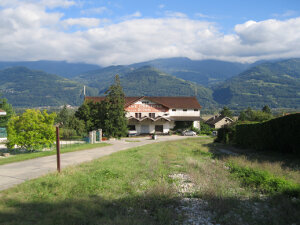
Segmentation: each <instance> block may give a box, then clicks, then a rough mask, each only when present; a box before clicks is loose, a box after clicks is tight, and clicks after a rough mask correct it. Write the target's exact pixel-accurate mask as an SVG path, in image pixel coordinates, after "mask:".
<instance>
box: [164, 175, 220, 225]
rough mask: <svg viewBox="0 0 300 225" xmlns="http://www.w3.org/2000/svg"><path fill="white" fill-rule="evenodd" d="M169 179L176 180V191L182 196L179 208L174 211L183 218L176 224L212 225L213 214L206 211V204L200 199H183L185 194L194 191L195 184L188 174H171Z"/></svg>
mask: <svg viewBox="0 0 300 225" xmlns="http://www.w3.org/2000/svg"><path fill="white" fill-rule="evenodd" d="M169 177H170V178H172V179H174V180H176V181H177V182H176V183H175V187H176V190H177V191H178V194H179V195H181V196H182V198H181V199H180V204H179V206H178V207H177V208H176V209H175V210H176V212H177V213H178V214H181V215H183V216H184V220H183V221H180V222H179V221H178V222H177V223H176V224H182V225H190V224H193V225H200V224H201V225H213V224H215V223H213V221H212V217H213V214H212V213H211V212H210V211H209V210H207V205H208V202H206V201H204V200H203V199H200V198H187V197H183V196H184V195H187V194H189V193H190V194H192V193H193V192H194V191H195V184H194V183H193V181H192V179H191V177H190V176H189V175H188V174H183V173H178V174H172V175H170V176H169Z"/></svg>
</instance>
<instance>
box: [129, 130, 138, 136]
mask: <svg viewBox="0 0 300 225" xmlns="http://www.w3.org/2000/svg"><path fill="white" fill-rule="evenodd" d="M136 135H137V132H136V130H129V131H128V137H132V136H136Z"/></svg>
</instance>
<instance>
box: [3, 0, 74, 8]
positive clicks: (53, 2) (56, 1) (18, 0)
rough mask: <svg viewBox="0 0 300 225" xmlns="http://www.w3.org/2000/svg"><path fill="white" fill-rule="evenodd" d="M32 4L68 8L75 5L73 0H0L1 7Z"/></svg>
mask: <svg viewBox="0 0 300 225" xmlns="http://www.w3.org/2000/svg"><path fill="white" fill-rule="evenodd" d="M27 4H34V5H36V6H41V7H47V8H51V9H53V8H58V7H61V8H68V7H70V6H73V5H76V2H75V1H70V0H1V1H0V6H3V7H19V6H21V5H27Z"/></svg>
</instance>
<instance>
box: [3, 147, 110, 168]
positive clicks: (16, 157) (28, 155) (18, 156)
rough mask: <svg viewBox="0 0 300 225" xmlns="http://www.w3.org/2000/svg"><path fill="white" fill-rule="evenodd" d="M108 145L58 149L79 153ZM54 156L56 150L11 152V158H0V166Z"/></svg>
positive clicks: (64, 151)
mask: <svg viewBox="0 0 300 225" xmlns="http://www.w3.org/2000/svg"><path fill="white" fill-rule="evenodd" d="M108 145H109V144H107V143H98V144H72V145H67V146H63V147H61V149H60V152H61V153H62V154H63V153H67V152H75V151H81V150H85V149H92V148H100V147H104V146H108ZM12 151H14V150H12ZM55 154H56V149H53V150H51V151H37V152H24V153H22V152H15V153H14V152H12V153H11V156H9V157H5V158H1V159H0V165H4V164H7V163H12V162H19V161H24V160H27V159H34V158H39V157H44V156H49V155H55Z"/></svg>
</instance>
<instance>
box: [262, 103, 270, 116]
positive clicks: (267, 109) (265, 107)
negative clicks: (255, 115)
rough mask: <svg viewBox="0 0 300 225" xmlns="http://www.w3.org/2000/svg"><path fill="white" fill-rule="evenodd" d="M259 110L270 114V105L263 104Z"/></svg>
mask: <svg viewBox="0 0 300 225" xmlns="http://www.w3.org/2000/svg"><path fill="white" fill-rule="evenodd" d="M261 111H263V112H265V113H268V114H271V109H270V107H269V106H268V105H265V106H264V107H263V108H262V110H261Z"/></svg>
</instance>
